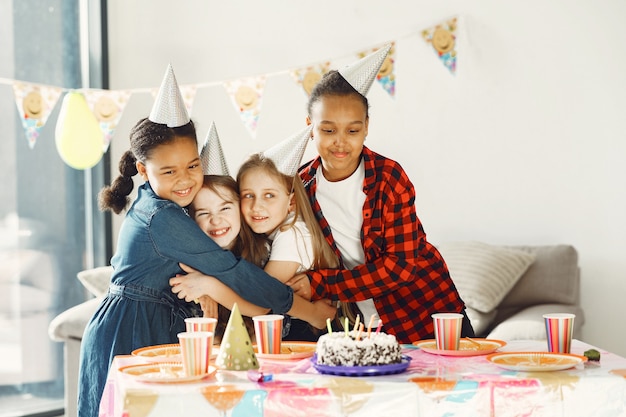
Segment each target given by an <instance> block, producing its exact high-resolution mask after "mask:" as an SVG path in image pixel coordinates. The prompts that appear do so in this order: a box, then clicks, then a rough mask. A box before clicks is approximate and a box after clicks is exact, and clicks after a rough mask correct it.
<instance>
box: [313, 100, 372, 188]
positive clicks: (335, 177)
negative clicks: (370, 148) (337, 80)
mask: <svg viewBox="0 0 626 417" xmlns="http://www.w3.org/2000/svg"><path fill="white" fill-rule="evenodd" d="M307 123H312V124H313V137H314V138H315V145H316V147H317V152H318V153H319V155H320V157H321V158H322V172H323V173H324V177H325V178H326V179H327V180H329V181H340V180H343V179H346V178H348V177H349V176H350V175H352V173H353V172H354V171H355V170H356V169H357V167H358V166H359V163H360V161H361V151H362V150H363V143H364V142H365V137H366V136H367V127H368V124H369V118H368V117H367V109H366V107H365V106H364V105H363V101H362V100H361V99H360V97H359V96H358V95H357V94H356V93H355V94H348V95H325V96H322V97H320V98H319V99H318V100H317V101H316V102H315V103H313V105H312V106H311V112H310V116H309V117H308V118H307Z"/></svg>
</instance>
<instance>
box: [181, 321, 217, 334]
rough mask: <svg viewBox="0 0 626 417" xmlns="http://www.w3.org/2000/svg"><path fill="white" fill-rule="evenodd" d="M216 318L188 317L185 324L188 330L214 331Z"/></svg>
mask: <svg viewBox="0 0 626 417" xmlns="http://www.w3.org/2000/svg"><path fill="white" fill-rule="evenodd" d="M216 325H217V319H213V318H210V317H188V318H186V319H185V326H186V328H187V331H188V332H215V326H216Z"/></svg>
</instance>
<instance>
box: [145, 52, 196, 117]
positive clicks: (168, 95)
mask: <svg viewBox="0 0 626 417" xmlns="http://www.w3.org/2000/svg"><path fill="white" fill-rule="evenodd" d="M148 119H150V121H152V122H154V123H160V124H164V125H167V127H180V126H184V125H186V124H187V123H189V114H187V108H186V107H185V101H184V100H183V95H182V94H181V92H180V89H179V88H178V83H177V82H176V76H175V75H174V69H173V68H172V65H171V64H169V65H168V66H167V70H166V71H165V77H164V78H163V81H162V82H161V87H160V88H159V92H158V94H157V96H156V100H155V101H154V105H153V106H152V111H151V112H150V116H149V117H148Z"/></svg>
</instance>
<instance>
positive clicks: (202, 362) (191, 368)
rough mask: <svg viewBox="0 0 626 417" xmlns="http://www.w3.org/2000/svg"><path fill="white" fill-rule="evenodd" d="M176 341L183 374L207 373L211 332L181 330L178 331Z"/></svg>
mask: <svg viewBox="0 0 626 417" xmlns="http://www.w3.org/2000/svg"><path fill="white" fill-rule="evenodd" d="M178 341H179V342H180V353H181V356H182V359H183V369H184V370H185V374H186V375H187V376H195V375H205V374H207V373H209V359H210V357H211V348H212V346H213V333H211V332H182V333H178Z"/></svg>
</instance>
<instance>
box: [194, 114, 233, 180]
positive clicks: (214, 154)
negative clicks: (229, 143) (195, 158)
mask: <svg viewBox="0 0 626 417" xmlns="http://www.w3.org/2000/svg"><path fill="white" fill-rule="evenodd" d="M200 160H201V161H202V171H203V172H204V175H230V172H228V164H227V163H226V158H224V151H222V144H221V142H220V137H219V136H218V134H217V128H216V127H215V122H212V123H211V127H210V128H209V133H208V134H207V136H206V139H205V140H204V145H202V151H200Z"/></svg>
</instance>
